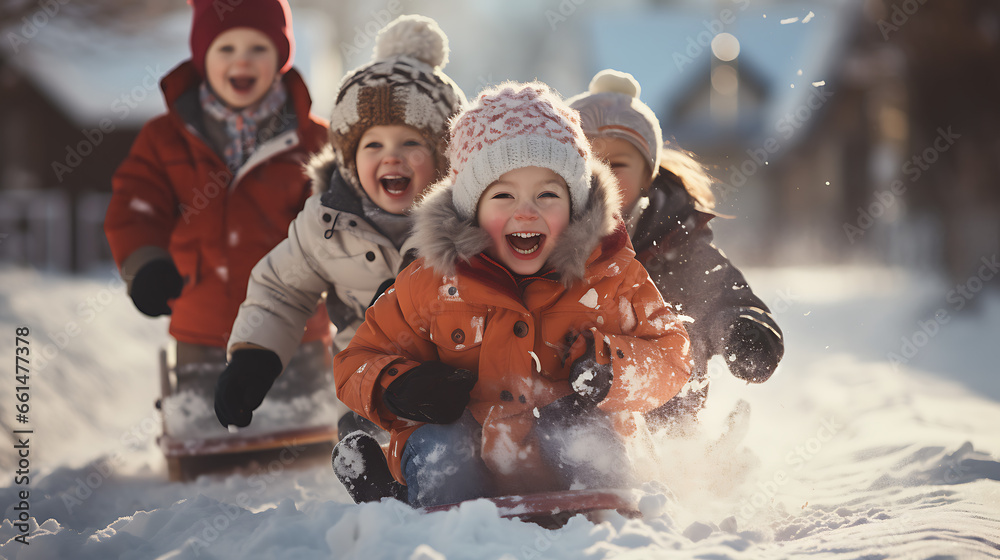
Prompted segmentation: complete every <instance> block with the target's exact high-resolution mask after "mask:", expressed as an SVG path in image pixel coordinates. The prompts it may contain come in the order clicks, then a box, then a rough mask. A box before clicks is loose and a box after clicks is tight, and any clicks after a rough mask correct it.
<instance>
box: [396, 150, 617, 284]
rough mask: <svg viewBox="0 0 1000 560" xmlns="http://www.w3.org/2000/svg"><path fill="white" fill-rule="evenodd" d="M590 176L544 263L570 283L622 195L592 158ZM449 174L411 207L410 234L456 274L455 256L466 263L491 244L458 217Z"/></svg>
mask: <svg viewBox="0 0 1000 560" xmlns="http://www.w3.org/2000/svg"><path fill="white" fill-rule="evenodd" d="M590 165H591V168H592V170H593V178H592V179H591V183H590V195H589V197H588V199H587V205H586V207H585V208H584V210H583V212H580V213H579V214H577V215H576V216H575V217H573V218H572V220H571V221H570V223H569V225H568V226H567V227H566V229H565V230H563V232H562V234H561V235H560V237H559V240H558V243H557V244H556V247H555V249H554V250H553V251H552V254H551V255H550V256H549V260H548V264H549V266H551V267H552V268H554V269H555V271H556V272H557V273H558V274H559V278H560V280H561V281H562V282H563V284H565V285H569V284H571V283H573V282H575V281H577V280H580V279H581V278H583V277H584V271H585V267H586V264H587V259H588V258H589V257H590V254H591V253H592V252H593V251H594V249H595V248H597V245H598V244H599V243H600V242H601V239H602V238H604V237H605V236H607V235H609V234H611V233H612V232H613V231H614V230H615V228H617V227H618V224H619V223H620V220H621V218H620V216H619V212H620V210H621V195H620V194H619V191H618V185H617V183H616V181H615V177H614V175H613V174H612V173H611V170H610V169H609V168H608V167H607V166H606V165H605V164H603V163H600V162H598V161H596V160H593V161H591V163H590ZM451 190H452V183H451V179H445V180H444V181H441V182H440V183H438V184H436V185H434V186H432V187H431V188H430V189H429V190H428V192H427V194H426V195H425V196H424V199H423V200H422V201H421V202H420V204H419V205H417V207H416V208H415V209H414V211H413V215H414V225H413V237H414V240H415V241H416V246H417V247H419V249H418V253H419V256H420V257H422V258H423V259H424V261H425V262H426V263H427V264H428V265H429V266H430V267H431V268H433V269H434V270H435V271H437V272H439V273H441V274H443V275H448V276H450V275H453V274H455V270H456V266H457V265H458V263H459V261H465V262H469V261H471V260H472V258H473V257H475V256H476V255H478V254H480V253H482V252H483V251H485V250H486V249H487V248H488V247H489V246H490V237H489V234H487V233H486V231H485V230H484V229H482V228H480V227H479V226H478V225H476V222H475V218H472V219H462V218H461V217H460V214H459V212H458V209H457V208H456V207H455V203H454V202H453V201H452V192H451Z"/></svg>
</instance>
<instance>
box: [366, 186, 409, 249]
mask: <svg viewBox="0 0 1000 560" xmlns="http://www.w3.org/2000/svg"><path fill="white" fill-rule="evenodd" d="M361 207H362V209H363V210H364V213H365V218H367V219H368V221H369V222H370V223H371V224H372V225H373V226H375V227H376V228H378V230H379V231H381V232H382V233H383V234H384V235H385V236H386V237H387V238H389V241H392V244H393V245H394V246H395V247H396V249H397V250H398V249H399V248H401V247H402V246H403V242H405V241H406V238H407V237H409V236H410V226H412V225H413V216H410V215H409V214H406V215H402V216H400V215H398V214H390V213H389V212H386V211H385V210H383V209H382V208H381V207H380V206H378V205H377V204H375V203H374V202H372V201H371V199H370V198H368V195H364V196H363V197H362V198H361Z"/></svg>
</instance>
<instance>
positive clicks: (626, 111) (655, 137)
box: [567, 69, 663, 177]
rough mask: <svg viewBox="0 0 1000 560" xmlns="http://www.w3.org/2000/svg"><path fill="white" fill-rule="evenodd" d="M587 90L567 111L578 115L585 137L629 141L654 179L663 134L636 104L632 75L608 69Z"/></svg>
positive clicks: (650, 115) (650, 114) (649, 111)
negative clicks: (644, 161) (571, 109)
mask: <svg viewBox="0 0 1000 560" xmlns="http://www.w3.org/2000/svg"><path fill="white" fill-rule="evenodd" d="M587 89H588V91H587V92H586V93H581V94H580V95H577V96H575V97H572V98H570V99H568V100H567V103H569V106H570V107H572V108H574V109H576V110H577V111H580V124H581V126H582V127H583V131H584V133H586V135H587V136H588V137H589V138H591V139H593V138H599V137H601V136H610V137H614V138H621V139H623V140H626V141H628V142H629V143H630V144H632V145H633V146H635V148H636V149H637V150H639V153H640V154H642V156H643V157H644V158H645V159H646V162H647V163H648V164H649V169H650V171H651V172H652V175H653V177H656V175H657V174H658V173H659V170H660V158H661V157H662V154H663V132H662V131H661V130H660V121H659V120H657V118H656V115H655V114H654V113H653V110H652V109H650V108H649V107H648V106H647V105H646V104H645V103H643V102H642V101H639V92H640V91H642V88H641V87H640V86H639V82H638V81H637V80H636V79H635V78H634V77H633V76H632V74H629V73H627V72H619V71H617V70H611V69H608V70H601V71H600V72H598V73H597V74H596V75H595V76H594V78H593V79H592V80H590V86H589V87H588V88H587Z"/></svg>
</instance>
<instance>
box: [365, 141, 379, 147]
mask: <svg viewBox="0 0 1000 560" xmlns="http://www.w3.org/2000/svg"><path fill="white" fill-rule="evenodd" d="M381 147H382V143H381V142H369V143H367V144H365V148H381Z"/></svg>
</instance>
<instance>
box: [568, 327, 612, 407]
mask: <svg viewBox="0 0 1000 560" xmlns="http://www.w3.org/2000/svg"><path fill="white" fill-rule="evenodd" d="M581 338H582V340H583V342H582V343H584V344H586V350H585V351H584V352H583V355H582V356H580V357H579V358H577V359H576V360H574V361H573V364H572V365H571V366H570V368H569V383H570V386H572V387H573V392H574V393H575V394H576V397H577V400H578V401H579V402H578V404H580V405H582V406H585V407H593V406H596V405H597V403H599V402H601V401H603V400H604V398H605V397H607V396H608V393H609V392H610V391H611V383H612V382H613V381H614V378H615V374H614V371H613V370H612V369H611V364H602V363H600V362H599V361H598V359H597V348H596V344H595V342H594V333H593V331H589V330H586V331H583V332H582V333H580V334H579V335H578V336H577V339H576V340H575V341H574V343H573V345H576V344H581Z"/></svg>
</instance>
